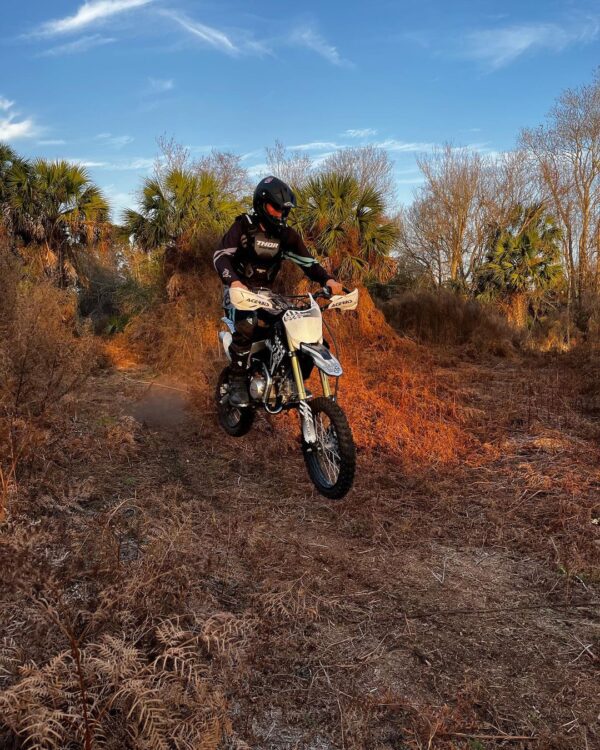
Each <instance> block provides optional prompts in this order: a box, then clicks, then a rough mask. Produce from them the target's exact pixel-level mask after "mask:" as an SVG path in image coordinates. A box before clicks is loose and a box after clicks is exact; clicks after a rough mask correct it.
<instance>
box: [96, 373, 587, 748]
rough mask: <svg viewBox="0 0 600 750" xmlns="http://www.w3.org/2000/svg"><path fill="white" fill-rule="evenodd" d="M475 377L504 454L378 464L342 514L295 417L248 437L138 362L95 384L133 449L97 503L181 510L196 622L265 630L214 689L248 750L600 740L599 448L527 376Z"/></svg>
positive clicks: (364, 461)
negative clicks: (216, 616)
mask: <svg viewBox="0 0 600 750" xmlns="http://www.w3.org/2000/svg"><path fill="white" fill-rule="evenodd" d="M457 366H458V368H459V373H458V374H459V379H461V380H462V381H463V382H469V383H470V386H469V387H470V403H471V407H472V409H473V413H474V414H475V413H476V414H477V415H478V416H476V417H474V421H473V426H472V430H473V433H474V434H478V433H481V434H482V435H483V434H488V433H489V432H490V425H491V424H494V425H495V426H496V430H495V436H494V437H493V441H494V446H493V450H492V449H491V448H490V459H489V460H488V461H486V462H483V463H482V462H481V461H479V462H473V463H472V464H471V463H470V462H466V463H465V464H464V465H462V466H457V467H456V468H455V469H454V470H452V471H448V470H446V471H444V472H440V473H433V472H431V473H429V474H427V475H417V474H408V473H406V472H403V471H402V470H401V468H400V466H399V465H398V463H397V461H395V460H393V459H391V458H386V457H385V456H379V457H375V456H372V455H371V456H367V455H365V454H362V455H360V456H359V464H358V471H357V481H356V487H355V489H354V490H353V492H352V493H351V494H350V495H349V497H348V498H347V499H346V500H344V501H343V502H341V503H338V504H335V503H330V502H326V501H324V500H323V499H322V498H320V497H319V496H318V495H316V494H315V493H314V492H313V491H312V489H311V485H310V484H309V481H308V478H307V476H306V475H305V470H304V466H303V461H302V458H301V456H300V454H299V451H297V450H296V451H291V450H288V449H286V448H282V441H281V439H280V436H278V433H277V422H274V423H271V422H269V421H267V420H266V419H264V418H262V417H260V418H259V419H258V420H257V424H256V426H255V428H254V430H253V432H252V433H251V434H250V435H249V436H247V437H246V438H243V439H241V440H237V441H236V440H234V439H232V438H229V437H227V436H226V435H224V434H223V433H222V432H219V431H218V428H217V427H216V424H215V421H214V417H213V414H212V407H211V404H210V397H209V396H208V395H202V396H198V395H197V394H196V396H195V397H194V398H193V399H192V400H190V399H188V397H187V396H186V394H185V393H184V390H185V386H182V384H178V383H174V382H172V381H162V382H160V383H154V384H153V385H152V386H151V387H150V388H148V385H147V383H148V382H149V381H150V380H152V378H151V376H149V374H148V373H147V372H144V371H143V370H141V369H138V370H132V369H129V370H127V371H126V372H124V371H118V370H112V371H110V372H108V373H105V374H104V375H102V376H101V377H99V378H98V379H97V380H96V382H95V383H93V386H92V388H91V389H90V393H91V394H93V395H92V396H91V397H90V398H91V399H92V400H91V403H90V405H89V408H90V410H92V411H93V412H94V413H96V414H97V413H98V412H101V413H104V414H106V415H107V419H109V420H111V421H112V422H111V423H113V424H114V425H116V426H117V427H118V428H119V429H120V430H121V433H122V434H121V437H120V438H117V439H116V444H117V447H118V444H120V445H122V446H124V447H123V451H122V456H121V458H120V459H119V461H120V464H119V463H118V464H117V467H116V468H115V465H114V463H113V464H112V465H111V467H110V468H109V467H107V468H106V470H105V472H104V473H102V472H96V473H95V474H94V476H93V482H94V484H95V490H94V492H95V496H96V497H100V498H101V503H104V504H105V505H108V506H110V505H111V504H113V503H115V502H116V499H117V498H118V499H122V498H124V497H133V496H135V498H136V503H137V505H136V507H138V506H139V507H140V508H142V509H143V513H145V514H146V515H147V516H149V517H151V516H152V514H153V513H159V512H161V513H163V514H164V507H165V506H164V504H163V505H160V506H159V505H157V504H156V503H155V502H154V500H153V499H152V498H156V497H157V495H160V496H161V497H162V498H169V502H170V506H169V507H170V508H172V522H173V529H174V532H173V544H174V545H177V544H178V540H179V539H180V538H181V537H180V535H182V534H184V531H183V529H184V528H185V529H188V530H189V531H190V533H192V534H193V538H194V539H195V542H194V544H195V554H196V555H197V569H198V588H197V590H194V591H190V592H188V594H187V595H186V596H185V597H184V600H183V601H182V602H181V612H186V611H187V612H189V611H194V608H195V607H201V606H202V607H204V606H206V601H207V598H206V597H208V598H209V600H210V602H211V606H212V607H213V608H214V609H215V610H216V611H221V612H227V613H232V614H233V615H235V616H239V617H245V618H246V619H247V620H248V621H249V622H250V621H251V622H252V623H253V633H254V635H253V640H252V642H251V644H250V645H249V647H248V651H247V654H246V661H245V662H244V668H243V669H242V668H241V667H240V668H239V669H237V668H236V669H233V671H230V672H227V673H226V674H225V673H224V675H222V676H221V677H217V679H222V680H223V681H224V689H225V691H226V695H227V699H228V702H229V705H230V713H231V716H232V718H233V724H234V727H235V729H236V731H237V733H238V736H239V737H240V738H241V739H243V740H244V741H245V742H247V743H248V745H249V746H250V747H253V748H272V749H273V750H275V748H290V749H291V748H314V749H315V750H316V749H317V748H323V749H324V748H346V747H365V748H388V749H392V748H419V747H424V748H425V747H430V748H436V747H440V748H441V747H456V748H463V747H464V748H470V750H475V749H480V748H492V747H512V748H539V750H546V749H548V748H574V749H575V748H581V749H582V750H583V748H593V747H600V729H599V727H598V719H599V714H600V700H599V696H598V684H600V683H599V679H600V672H599V666H600V662H599V658H600V613H599V608H598V602H599V598H598V588H599V585H598V584H599V579H598V567H597V561H598V559H597V557H594V554H595V553H594V550H596V551H599V550H598V547H599V545H600V542H599V541H598V527H597V526H594V525H593V524H592V523H591V520H592V519H591V518H589V513H590V511H589V508H590V503H591V500H590V498H591V497H593V496H594V494H595V493H596V494H597V493H598V492H599V488H600V473H599V470H598V457H599V456H598V448H597V445H596V444H594V443H593V442H592V441H591V440H590V439H589V438H588V436H586V435H584V436H581V434H580V433H578V432H577V429H576V425H575V422H576V420H575V417H573V416H572V415H571V416H568V415H567V412H566V411H561V407H560V404H558V403H554V404H553V405H550V406H548V405H547V404H546V403H545V402H546V401H548V400H549V396H548V394H546V396H547V397H546V398H544V395H543V394H542V393H540V394H539V399H538V400H537V401H536V402H535V404H533V403H532V399H531V394H527V393H521V392H520V391H519V388H520V385H519V383H520V381H519V380H518V373H519V366H517V365H515V366H513V365H511V364H510V363H503V364H502V365H499V366H496V365H493V366H490V367H488V368H484V367H481V366H475V365H468V364H464V363H459V364H458V365H457ZM540 377H541V376H540ZM543 377H546V375H544V376H543ZM542 380H543V378H542ZM550 380H551V378H550ZM538 382H541V381H538ZM544 382H545V381H544ZM164 386H167V387H164ZM174 388H181V389H182V390H174ZM499 390H500V393H504V394H506V393H510V394H511V399H510V401H509V406H508V408H507V406H506V404H507V402H506V398H502V397H501V398H499ZM536 398H537V396H536ZM524 399H525V400H524ZM526 401H527V403H526ZM527 406H528V408H529V411H528V410H527ZM543 409H546V410H547V414H546V416H544V414H543V413H542V412H543ZM523 414H525V417H523ZM523 419H525V420H528V422H529V423H528V424H524V423H523ZM569 419H571V420H572V421H573V420H574V421H573V424H571V423H569ZM574 425H575V426H574ZM115 434H118V431H117V433H115ZM158 507H160V508H161V510H160V511H159V510H157V508H158ZM563 511H564V513H563ZM561 513H562V515H561ZM586 514H587V515H586ZM586 519H587V520H586ZM162 520H163V521H164V518H163V519H162ZM569 524H571V525H572V526H573V527H575V526H576V525H577V528H579V527H581V529H580V531H579V532H574V534H573V536H572V537H571V536H569V534H570V533H571V529H570V528H569ZM186 533H187V532H186ZM578 533H579V537H578V535H577V534H578ZM586 535H589V539H588V538H587V536H586ZM571 539H573V540H575V541H573V542H571V541H569V540H571ZM577 540H579V541H580V543H579V542H578V541H577ZM576 542H577V544H579V546H577V549H578V550H584V553H585V554H584V553H582V554H584V558H583V559H582V561H581V565H580V566H579V568H578V572H577V574H575V573H572V572H571V571H570V569H569V566H568V565H567V564H566V563H565V562H564V560H563V551H564V550H567V551H568V550H569V549H570V547H569V544H576ZM585 555H587V557H586V556H585ZM524 738H529V739H524Z"/></svg>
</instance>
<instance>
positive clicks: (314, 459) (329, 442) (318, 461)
mask: <svg viewBox="0 0 600 750" xmlns="http://www.w3.org/2000/svg"><path fill="white" fill-rule="evenodd" d="M310 408H311V410H312V413H313V420H314V425H315V432H316V437H317V439H316V442H315V443H307V442H305V441H304V442H303V444H302V452H303V453H304V461H305V463H306V468H307V469H308V474H309V476H310V478H311V479H312V481H313V483H314V485H315V487H316V488H317V489H318V491H319V492H320V493H321V494H322V495H324V496H325V497H328V498H330V499H332V500H339V499H340V498H342V497H344V495H345V494H346V493H347V492H348V491H349V490H350V488H351V487H352V482H353V480H354V470H355V468H356V448H355V446H354V439H353V437H352V431H351V430H350V425H349V424H348V420H347V419H346V415H345V414H344V412H343V411H342V409H341V407H340V406H339V405H338V404H337V403H336V402H335V401H333V400H332V399H330V398H316V399H314V401H311V402H310Z"/></svg>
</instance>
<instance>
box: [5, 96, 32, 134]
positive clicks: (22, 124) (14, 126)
mask: <svg viewBox="0 0 600 750" xmlns="http://www.w3.org/2000/svg"><path fill="white" fill-rule="evenodd" d="M14 104H15V103H14V102H11V101H10V99H6V98H5V97H3V96H0V111H2V112H4V113H5V114H4V115H2V116H0V141H6V142H10V141H17V140H19V139H21V138H33V137H35V136H36V135H38V134H39V132H40V128H39V127H38V126H37V125H36V123H35V122H34V121H33V119H32V118H30V117H26V118H25V119H23V120H21V119H19V115H18V113H17V112H14V111H11V110H12V109H13V107H14Z"/></svg>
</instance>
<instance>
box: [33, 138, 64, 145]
mask: <svg viewBox="0 0 600 750" xmlns="http://www.w3.org/2000/svg"><path fill="white" fill-rule="evenodd" d="M36 143H37V145H38V146H64V145H65V144H66V143H67V142H66V141H64V140H63V139H62V138H46V139H44V140H41V141H36Z"/></svg>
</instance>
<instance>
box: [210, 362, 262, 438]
mask: <svg viewBox="0 0 600 750" xmlns="http://www.w3.org/2000/svg"><path fill="white" fill-rule="evenodd" d="M229 374H230V371H229V367H226V368H225V369H224V370H222V372H221V374H220V375H219V381H218V382H217V390H216V393H215V401H216V404H217V414H218V416H219V424H220V425H221V427H222V428H223V429H224V430H225V432H226V433H228V434H229V435H232V436H233V437H242V435H245V434H246V433H247V432H248V430H249V429H250V428H251V427H252V423H253V422H254V410H253V409H248V408H244V409H239V408H238V407H237V406H232V405H231V404H230V403H229V398H228V391H229Z"/></svg>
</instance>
